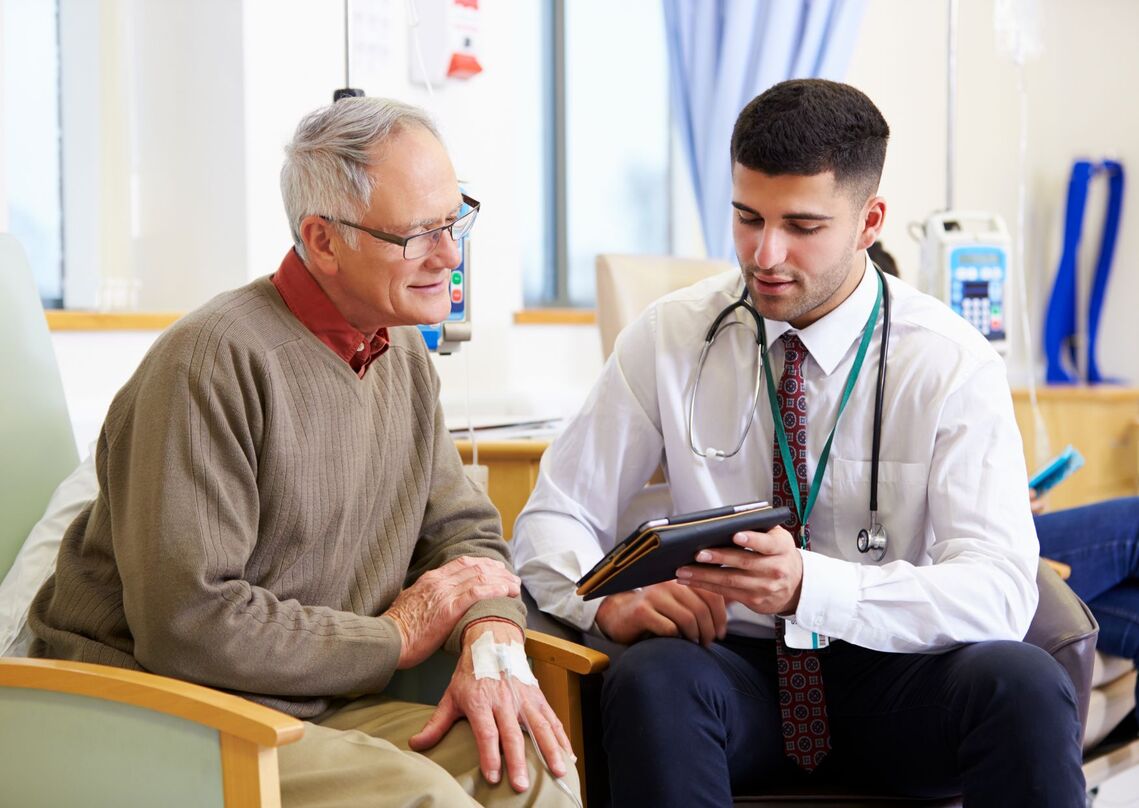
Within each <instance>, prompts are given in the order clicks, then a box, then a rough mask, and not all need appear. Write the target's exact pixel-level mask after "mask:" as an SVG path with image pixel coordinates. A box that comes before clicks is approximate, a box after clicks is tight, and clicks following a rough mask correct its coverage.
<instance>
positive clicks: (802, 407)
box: [771, 333, 831, 772]
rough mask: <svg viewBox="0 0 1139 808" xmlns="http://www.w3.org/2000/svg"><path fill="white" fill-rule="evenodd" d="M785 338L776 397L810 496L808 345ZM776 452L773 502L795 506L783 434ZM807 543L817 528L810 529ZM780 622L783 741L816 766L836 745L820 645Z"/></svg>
mask: <svg viewBox="0 0 1139 808" xmlns="http://www.w3.org/2000/svg"><path fill="white" fill-rule="evenodd" d="M782 340H783V376H782V378H781V379H780V380H779V390H778V393H777V394H776V399H777V400H778V402H779V414H780V417H781V418H782V419H783V429H784V431H785V432H786V433H787V448H788V450H789V452H790V455H791V461H792V463H794V465H795V476H796V478H797V481H798V483H799V494H800V496H801V497H802V500H801V501H800V507H804V506H805V505H806V500H807V493H808V489H807V391H806V389H805V387H804V385H803V360H804V359H806V358H807V349H806V347H805V346H804V345H803V343H802V341H801V340H800V339H799V337H798V336H796V335H795V334H791V333H786V334H784V335H783V337H782ZM774 442H775V447H774V452H773V457H772V463H771V467H772V475H773V477H774V481H773V485H772V496H771V499H772V503H773V504H774V505H776V506H779V505H787V506H790V505H791V503H792V500H793V499H794V496H793V494H792V493H791V483H790V480H788V478H787V473H786V471H785V470H784V468H783V459H782V455H781V454H780V452H779V439H778V438H776V439H775V441H774ZM783 524H784V526H785V527H786V528H787V529H788V530H790V531H791V533H792V535H794V536H796V537H798V535H799V517H798V516H797V515H796V513H795V509H794V508H792V509H791V518H790V519H789V520H788V521H786V522H784V523H783ZM805 537H806V546H807V549H808V550H809V549H811V534H810V528H809V527H808V529H807V531H806V532H805ZM775 622H776V632H775V634H776V641H775V642H776V649H777V656H776V666H777V670H778V672H779V711H780V714H781V715H782V718H783V747H784V749H785V751H786V752H787V755H788V756H789V757H790V758H791V759H792V760H794V761H795V762H796V763H798V764H799V766H800V767H802V768H803V769H804V770H805V771H808V772H810V771H814V770H815V767H816V766H818V765H819V764H820V763H821V762H822V760H823V758H824V757H826V754H827V752H829V751H830V748H831V738H830V728H829V725H828V723H827V702H826V696H825V694H824V693H823V674H822V664H821V659H820V657H819V653H818V652H817V651H805V650H801V649H797V648H788V647H786V646H785V645H784V644H783V631H784V624H783V621H782V620H780V619H779V618H776V619H775Z"/></svg>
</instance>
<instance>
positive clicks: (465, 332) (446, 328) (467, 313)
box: [419, 237, 471, 356]
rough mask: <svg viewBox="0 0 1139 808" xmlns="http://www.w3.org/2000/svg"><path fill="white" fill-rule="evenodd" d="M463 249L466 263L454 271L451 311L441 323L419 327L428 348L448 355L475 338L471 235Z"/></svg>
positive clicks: (463, 242) (452, 271)
mask: <svg viewBox="0 0 1139 808" xmlns="http://www.w3.org/2000/svg"><path fill="white" fill-rule="evenodd" d="M460 249H461V252H462V255H463V260H462V263H460V264H459V265H458V266H457V267H455V268H454V269H452V270H451V278H450V283H449V292H450V295H451V312H450V314H448V315H447V319H446V320H444V321H443V322H441V323H435V324H433V325H421V326H419V333H420V334H422V335H423V341H424V342H426V343H427V350H429V351H438V352H439V353H440V354H442V355H444V356H445V355H447V354H450V353H454V352H455V351H457V350H459V343H460V342H469V341H470V339H471V306H470V302H469V300H468V299H467V298H468V293H469V288H468V285H469V282H470V274H469V272H470V265H471V245H470V238H469V237H465V238H463V241H462V244H461V245H460Z"/></svg>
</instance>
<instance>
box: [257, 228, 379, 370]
mask: <svg viewBox="0 0 1139 808" xmlns="http://www.w3.org/2000/svg"><path fill="white" fill-rule="evenodd" d="M273 285H274V286H275V287H276V288H277V292H278V293H280V295H281V299H282V300H284V301H285V305H286V306H288V307H289V311H291V312H292V313H293V315H294V316H296V318H297V319H298V320H300V321H301V324H302V325H303V326H304V327H305V328H307V329H308V330H309V331H311V332H312V333H313V335H314V336H316V338H317V339H319V340H320V341H321V342H323V343H324V344H325V345H327V346H328V347H329V348H331V349H332V351H333V352H334V353H335V354H336V355H337V356H339V357H340V358H341V359H343V360H344V361H345V362H347V363H348V364H349V365H351V366H352V369H353V370H355V371H357V372H358V373H360V372H362V371H363V370H364V369H365V368H366V367H367V365H369V364H371V360H373V359H375V358H376V357H377V356H379V355H380V354H382V353H383V352H384V351H385V350H386V349H387V346H388V332H387V329H386V328H381V329H379V330H377V331H376V332H374V333H372V334H364V333H363V332H361V331H359V330H357V329H356V328H355V327H354V326H352V324H351V323H349V322H348V321H347V320H346V319H344V315H343V314H341V313H340V310H339V309H337V308H336V306H335V305H333V303H332V301H331V300H329V299H328V295H327V294H325V292H324V290H323V289H321V288H320V284H319V283H317V282H316V279H315V278H314V277H313V276H312V274H311V273H310V272H309V270H308V267H306V266H305V264H304V262H303V261H302V260H301V257H300V256H299V255H297V251H296V250H295V249H292V250H289V253H288V255H286V256H285V259H284V260H283V261H282V262H281V266H280V268H279V269H278V270H277V271H276V272H275V273H274V274H273Z"/></svg>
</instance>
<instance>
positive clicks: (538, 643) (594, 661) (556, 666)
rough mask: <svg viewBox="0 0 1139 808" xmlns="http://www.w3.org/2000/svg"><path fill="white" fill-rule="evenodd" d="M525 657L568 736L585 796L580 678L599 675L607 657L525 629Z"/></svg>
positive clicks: (607, 663)
mask: <svg viewBox="0 0 1139 808" xmlns="http://www.w3.org/2000/svg"><path fill="white" fill-rule="evenodd" d="M526 656H528V657H529V658H530V664H531V665H532V666H533V668H534V676H535V677H536V678H537V679H538V686H539V687H541V688H542V693H543V694H545V696H546V701H548V702H549V704H550V707H551V708H552V709H553V711H554V714H555V715H557V717H558V720H559V721H561V722H562V727H563V728H564V729H565V731H566V735H568V736H569V739H570V745H571V746H572V747H573V753H574V754H575V755H576V756H577V774H578V778H579V779H580V781H581V790H582V794H585V733H586V730H585V723H584V722H583V720H582V713H581V708H582V698H581V688H582V677H583V676H588V675H589V674H594V673H601V672H602V671H603V670H605V669H606V668H608V667H609V657H608V656H606V655H605V654H603V653H601V652H600V651H594V650H593V649H592V648H586V647H585V646H584V645H578V644H577V643H573V642H569V641H568V640H563V639H561V638H559V637H553V636H551V635H549V634H543V633H542V632H540V631H534V630H533V629H526Z"/></svg>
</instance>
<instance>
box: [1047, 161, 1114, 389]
mask: <svg viewBox="0 0 1139 808" xmlns="http://www.w3.org/2000/svg"><path fill="white" fill-rule="evenodd" d="M1096 175H1106V176H1107V179H1108V197H1107V213H1106V214H1105V216H1104V222H1103V233H1102V235H1101V236H1100V247H1099V256H1098V257H1097V258H1096V264H1095V275H1094V276H1093V277H1092V287H1091V294H1090V297H1089V299H1088V315H1087V323H1086V329H1087V339H1086V340H1084V342H1083V344H1082V345H1081V341H1080V339H1079V337H1080V333H1079V331H1080V323H1079V321H1078V319H1077V310H1078V300H1077V298H1078V297H1079V282H1078V280H1079V271H1078V267H1077V259H1078V258H1079V252H1080V238H1081V236H1082V233H1083V229H1084V208H1085V206H1086V204H1087V198H1088V184H1089V183H1090V182H1091V180H1092V179H1093V178H1094V177H1095V176H1096ZM1123 187H1124V186H1123V166H1122V164H1120V163H1118V162H1116V161H1115V160H1104V161H1103V162H1091V161H1089V160H1077V161H1076V162H1075V163H1074V164H1073V165H1072V176H1071V179H1070V180H1069V181H1068V203H1067V213H1066V214H1065V216H1064V247H1063V249H1062V250H1061V252H1060V265H1059V266H1058V267H1057V268H1056V279H1055V281H1053V283H1052V295H1051V297H1050V298H1049V299H1048V311H1047V314H1046V315H1045V318H1044V352H1045V356H1046V358H1047V360H1048V370H1047V373H1046V375H1045V378H1046V379H1047V381H1048V382H1049V383H1061V384H1064V383H1068V384H1071V383H1073V382H1078V381H1086V382H1087V383H1088V384H1098V383H1100V382H1103V381H1107V380H1106V379H1104V377H1103V375H1102V374H1101V373H1100V370H1099V365H1098V364H1097V362H1096V340H1097V338H1098V334H1099V320H1100V315H1101V314H1102V313H1103V299H1104V295H1105V293H1106V291H1107V278H1108V275H1110V274H1111V262H1112V259H1113V257H1114V255H1115V242H1116V239H1117V237H1118V235H1119V222H1120V215H1121V213H1122V210H1123ZM1081 349H1086V353H1085V354H1084V355H1083V357H1081V356H1080V351H1081ZM1065 357H1067V358H1068V359H1069V360H1070V361H1071V363H1072V365H1073V370H1069V369H1068V368H1066V367H1064V364H1063V359H1064V358H1065ZM1081 359H1083V360H1085V361H1086V364H1085V365H1084V366H1083V367H1082V368H1081V365H1080V362H1081ZM1081 372H1082V373H1083V375H1084V376H1085V378H1083V379H1081V378H1080V376H1081Z"/></svg>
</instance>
